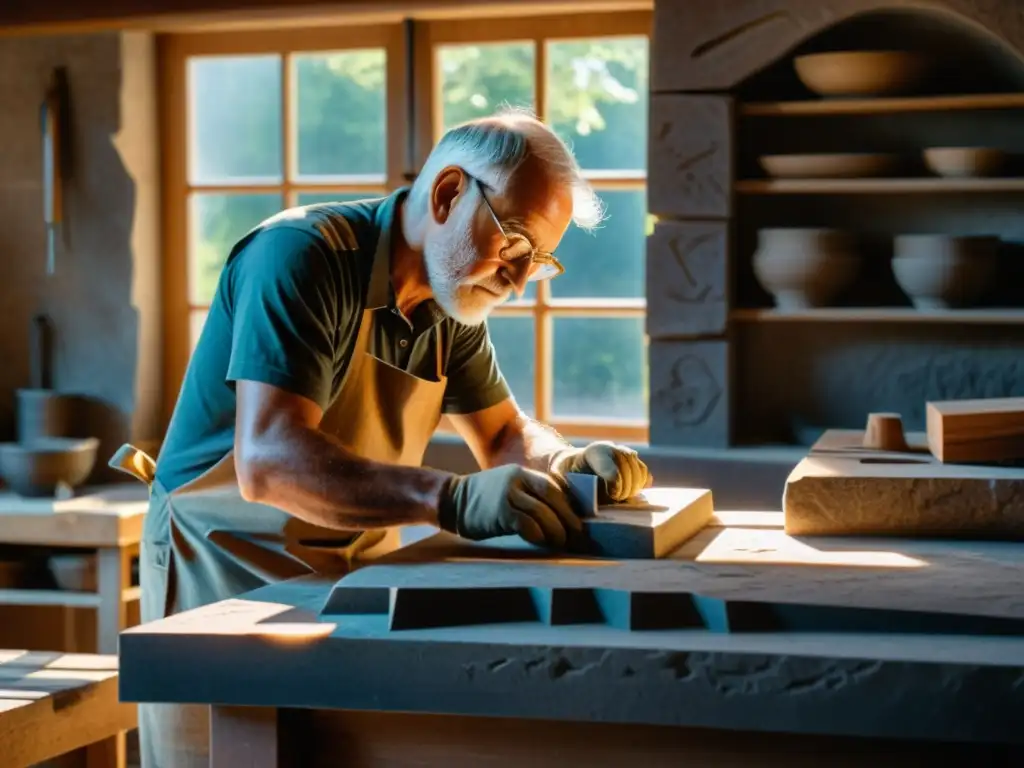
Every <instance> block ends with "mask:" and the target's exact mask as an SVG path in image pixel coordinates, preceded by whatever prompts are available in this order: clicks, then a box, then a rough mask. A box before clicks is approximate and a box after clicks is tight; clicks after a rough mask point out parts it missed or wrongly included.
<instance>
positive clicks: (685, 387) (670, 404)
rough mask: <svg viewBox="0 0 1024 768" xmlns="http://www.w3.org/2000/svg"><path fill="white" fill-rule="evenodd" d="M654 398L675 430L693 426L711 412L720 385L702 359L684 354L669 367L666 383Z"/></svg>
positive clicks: (713, 409) (702, 420) (719, 396)
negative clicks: (661, 406) (669, 372)
mask: <svg viewBox="0 0 1024 768" xmlns="http://www.w3.org/2000/svg"><path fill="white" fill-rule="evenodd" d="M656 397H658V399H659V400H660V401H661V403H662V404H663V405H664V406H665V407H666V409H667V410H668V411H670V412H671V413H672V421H673V423H674V424H675V426H676V427H695V426H698V425H700V424H703V423H704V422H705V421H707V420H708V418H709V417H710V416H711V414H712V413H714V411H715V408H716V407H717V406H718V402H719V400H721V399H722V385H721V383H720V382H719V381H718V380H717V379H716V378H715V375H714V373H712V372H711V369H710V368H709V367H708V364H707V363H706V362H705V361H704V360H703V359H701V358H700V357H697V355H693V354H685V355H683V356H682V357H680V358H679V359H678V360H676V362H675V363H674V364H673V365H672V371H671V375H670V377H669V381H668V383H667V384H666V385H665V386H663V387H661V388H660V389H659V390H658V393H657V395H656Z"/></svg>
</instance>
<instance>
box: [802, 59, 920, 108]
mask: <svg viewBox="0 0 1024 768" xmlns="http://www.w3.org/2000/svg"><path fill="white" fill-rule="evenodd" d="M793 66H794V68H795V69H796V74H797V77H799V78H800V81H801V82H802V83H803V84H804V85H805V86H807V87H808V88H809V89H811V90H812V91H814V92H815V93H817V94H818V95H820V96H861V97H865V96H890V95H895V94H902V93H908V92H910V91H913V90H914V89H915V88H917V87H918V86H919V85H921V84H922V83H923V82H924V80H925V78H927V76H928V74H929V72H930V71H931V61H930V59H929V58H928V57H927V56H925V55H924V54H920V53H913V52H910V51H840V52H836V53H812V54H808V55H806V56H797V57H796V58H795V59H794V60H793Z"/></svg>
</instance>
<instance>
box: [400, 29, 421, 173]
mask: <svg viewBox="0 0 1024 768" xmlns="http://www.w3.org/2000/svg"><path fill="white" fill-rule="evenodd" d="M402 31H403V33H404V35H405V124H406V126H407V128H406V131H407V133H406V138H405V171H404V172H403V173H402V177H403V178H404V179H405V181H406V182H408V183H409V184H411V183H412V182H414V181H416V168H417V166H418V158H417V157H416V129H417V122H416V83H415V80H416V21H415V20H414V19H403V20H402Z"/></svg>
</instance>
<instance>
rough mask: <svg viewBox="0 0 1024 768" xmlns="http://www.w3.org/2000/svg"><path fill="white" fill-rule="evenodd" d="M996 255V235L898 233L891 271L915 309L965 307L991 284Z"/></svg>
mask: <svg viewBox="0 0 1024 768" xmlns="http://www.w3.org/2000/svg"><path fill="white" fill-rule="evenodd" d="M998 255H999V238H997V237H956V236H951V235H900V236H898V237H897V238H896V240H895V244H894V248H893V258H892V273H893V276H894V277H895V278H896V282H897V284H898V285H899V287H900V288H902V289H903V292H904V293H906V294H907V296H908V297H909V298H910V301H911V302H912V303H913V305H914V306H915V307H916V308H917V309H921V310H939V309H954V308H958V307H968V306H971V305H972V304H973V303H974V302H975V301H977V300H978V299H979V298H980V297H981V296H982V295H984V293H985V291H986V290H987V289H988V288H989V287H990V286H991V285H992V281H993V279H994V278H995V274H996V267H997V259H998Z"/></svg>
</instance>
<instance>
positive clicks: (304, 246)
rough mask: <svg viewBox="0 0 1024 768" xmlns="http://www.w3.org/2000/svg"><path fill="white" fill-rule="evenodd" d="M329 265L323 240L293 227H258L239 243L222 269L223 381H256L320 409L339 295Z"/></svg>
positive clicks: (326, 393) (329, 375)
mask: <svg viewBox="0 0 1024 768" xmlns="http://www.w3.org/2000/svg"><path fill="white" fill-rule="evenodd" d="M335 267H336V265H334V264H333V262H332V254H331V252H330V251H329V250H328V249H327V248H326V246H325V245H324V244H323V242H322V241H321V240H319V239H318V238H317V237H316V236H315V235H314V234H312V233H309V232H305V231H303V230H300V229H290V228H284V227H282V228H280V229H270V230H264V231H262V232H260V233H259V234H257V235H256V236H255V237H254V238H253V239H252V240H251V241H250V242H248V243H247V244H246V245H244V246H243V248H242V249H241V251H239V252H238V253H237V254H236V255H235V257H234V258H233V259H232V260H231V262H230V264H229V267H228V269H229V270H230V275H229V281H228V283H227V289H228V291H229V293H230V296H229V306H230V307H231V312H232V331H231V356H230V359H229V361H228V372H227V379H228V381H230V382H236V381H240V380H249V381H258V382H261V383H264V384H269V385H271V386H275V387H279V388H280V389H284V390H286V391H288V392H292V393H294V394H297V395H301V396H303V397H306V398H308V399H310V400H312V401H313V402H315V403H316V404H317V405H319V406H320V407H321V408H326V407H327V404H328V403H329V401H330V395H331V386H332V382H333V379H334V359H335V332H336V329H337V328H338V312H339V306H338V303H339V302H338V297H339V295H340V293H341V287H340V286H339V285H338V280H339V279H340V275H339V273H338V271H337V269H336V268H335Z"/></svg>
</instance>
